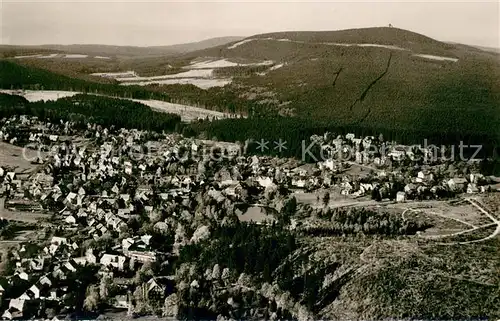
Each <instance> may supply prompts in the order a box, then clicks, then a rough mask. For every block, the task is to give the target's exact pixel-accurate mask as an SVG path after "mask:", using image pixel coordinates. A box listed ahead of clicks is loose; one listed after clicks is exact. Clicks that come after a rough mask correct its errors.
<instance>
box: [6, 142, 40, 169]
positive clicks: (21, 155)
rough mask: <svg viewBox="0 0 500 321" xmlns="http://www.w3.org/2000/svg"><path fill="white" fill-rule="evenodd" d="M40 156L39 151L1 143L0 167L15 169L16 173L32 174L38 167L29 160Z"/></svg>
mask: <svg viewBox="0 0 500 321" xmlns="http://www.w3.org/2000/svg"><path fill="white" fill-rule="evenodd" d="M38 155H39V153H38V151H34V150H31V149H23V148H21V147H18V146H14V145H11V144H8V143H5V142H0V166H2V167H4V168H5V167H10V168H15V169H14V171H15V172H16V173H30V172H32V171H34V170H35V169H36V168H37V166H38V165H35V164H31V162H30V161H29V160H30V159H34V158H35V157H37V156H38ZM40 155H42V154H40ZM42 156H43V155H42Z"/></svg>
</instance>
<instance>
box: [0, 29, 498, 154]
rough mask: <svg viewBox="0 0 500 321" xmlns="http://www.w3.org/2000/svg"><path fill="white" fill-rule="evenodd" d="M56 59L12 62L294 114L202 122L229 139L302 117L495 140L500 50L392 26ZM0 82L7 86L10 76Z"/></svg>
mask: <svg viewBox="0 0 500 321" xmlns="http://www.w3.org/2000/svg"><path fill="white" fill-rule="evenodd" d="M59 61H60V60H57V59H16V60H15V61H14V62H15V63H20V64H24V65H30V66H33V67H37V68H42V69H48V70H51V71H53V72H56V73H58V74H64V75H68V76H71V77H78V78H84V79H85V80H90V81H92V82H114V83H121V84H123V85H135V86H136V87H138V86H143V87H142V88H144V89H145V91H146V92H147V91H149V92H156V93H157V92H160V93H162V94H166V95H168V97H170V98H169V99H170V101H172V102H177V103H183V104H191V105H196V106H199V107H204V108H207V109H214V110H219V111H224V112H239V113H242V114H245V115H249V116H252V115H255V114H259V115H260V116H262V115H263V113H264V114H266V115H267V117H268V118H269V117H276V116H278V115H281V116H285V117H289V116H292V117H294V118H295V119H292V120H289V119H277V120H273V121H269V120H268V118H267V119H266V118H264V119H263V118H262V117H261V118H259V119H258V120H243V119H240V120H231V121H229V122H232V123H234V124H232V125H231V124H227V122H228V121H225V122H223V123H220V124H214V125H213V126H212V125H211V127H212V128H211V129H207V128H203V129H200V130H208V131H210V132H212V133H213V134H214V135H216V136H217V137H219V136H220V135H223V136H224V137H226V139H230V138H231V137H234V139H236V137H238V139H242V138H243V139H246V138H248V137H254V138H256V137H259V136H260V135H271V133H273V135H274V136H278V135H279V136H280V137H281V136H283V137H289V136H294V137H295V136H297V135H296V134H295V133H291V132H290V131H291V130H292V129H289V130H288V131H287V126H279V128H275V127H270V126H273V125H272V124H275V123H276V122H278V123H282V124H285V123H286V124H288V123H290V124H292V125H293V126H292V127H293V128H295V126H296V125H297V124H300V125H301V126H303V127H307V129H304V133H305V132H307V133H308V134H309V133H311V132H316V131H321V130H323V129H325V128H329V129H333V128H343V131H349V130H352V131H362V132H363V133H373V134H377V133H380V132H384V133H390V137H395V138H397V139H398V140H400V139H402V140H403V141H405V142H413V143H422V138H426V137H430V138H432V139H435V140H434V141H433V142H435V143H439V142H446V143H450V142H454V143H456V144H458V143H459V141H460V140H461V139H464V140H467V141H470V142H476V143H481V144H486V145H496V144H497V143H496V142H498V141H499V140H500V130H498V128H500V77H499V76H500V59H499V55H498V54H494V53H490V52H485V51H482V50H480V49H477V48H474V47H471V46H466V45H460V44H449V43H444V42H440V41H437V40H434V39H431V38H429V37H426V36H424V35H420V34H417V33H414V32H411V31H407V30H401V29H397V28H366V29H351V30H341V31H321V32H309V31H308V32H279V33H268V34H261V35H255V36H252V37H249V38H246V39H243V40H238V41H233V42H231V43H228V44H224V45H219V46H216V47H212V48H208V49H203V50H197V51H193V52H189V53H183V54H178V55H175V56H162V57H144V58H141V57H135V58H133V59H130V58H126V59H125V58H120V59H110V60H99V61H95V60H91V59H87V60H86V59H67V60H65V61H64V63H60V62H59ZM130 70H133V71H135V72H136V75H135V76H133V77H128V78H123V77H122V78H116V79H115V80H114V81H113V79H114V78H115V75H114V74H113V72H124V71H130ZM93 73H100V75H101V76H99V75H93V76H91V74H93ZM116 77H121V76H119V75H118V74H117V75H116ZM30 82H32V81H31V80H30ZM3 86H4V87H7V88H9V84H8V81H7V82H5V84H3ZM16 88H17V87H16ZM450 116H452V117H450ZM257 124H258V126H257ZM256 126H257V127H256ZM229 128H233V129H234V130H236V132H234V133H233V132H232V130H230V129H229ZM242 128H246V129H247V132H242V131H241V129H242ZM221 130H224V131H225V132H224V133H221V134H219V132H220V131H221ZM250 134H252V135H251V136H249V135H250ZM393 135H395V136H393ZM274 136H273V137H274ZM296 138H297V139H299V141H300V137H298V136H297V137H296Z"/></svg>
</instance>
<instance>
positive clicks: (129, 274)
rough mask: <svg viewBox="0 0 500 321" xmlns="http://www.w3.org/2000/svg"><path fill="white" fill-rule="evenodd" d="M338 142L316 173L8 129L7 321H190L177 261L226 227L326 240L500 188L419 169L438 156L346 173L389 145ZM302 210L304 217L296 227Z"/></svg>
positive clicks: (152, 138)
mask: <svg viewBox="0 0 500 321" xmlns="http://www.w3.org/2000/svg"><path fill="white" fill-rule="evenodd" d="M331 137H332V135H331V134H329V133H326V134H325V135H324V137H319V136H317V137H313V138H312V141H314V142H317V143H318V144H320V146H321V150H322V151H323V150H325V151H326V152H325V154H327V155H328V156H330V158H329V159H327V160H325V161H320V162H317V163H306V164H304V163H303V162H300V161H297V160H294V159H286V158H278V157H270V156H256V155H253V156H251V155H245V151H244V149H245V146H243V144H235V143H224V142H218V141H201V140H195V139H186V138H183V137H182V136H181V135H178V134H158V133H153V132H148V131H138V130H127V129H115V128H104V127H103V126H98V125H95V124H90V123H89V124H87V128H84V129H79V128H76V127H75V126H74V124H72V123H71V122H62V121H61V122H60V123H56V124H54V123H47V122H42V121H39V120H38V119H37V118H36V117H27V116H19V117H17V116H14V117H11V118H9V119H3V120H1V127H0V138H1V139H2V143H1V144H2V145H3V146H7V145H8V146H9V148H8V149H5V150H8V151H11V150H12V151H13V154H11V155H8V154H5V153H6V152H3V153H4V155H2V158H4V159H6V160H7V159H9V158H17V159H14V160H12V161H11V162H10V165H3V166H2V167H1V168H0V177H1V180H2V183H1V187H0V191H1V197H2V198H1V202H0V205H1V207H2V208H1V210H0V211H1V212H0V213H1V216H2V229H1V237H2V241H0V244H2V246H3V247H4V248H5V249H8V252H5V254H3V255H2V258H1V261H2V262H1V264H2V272H3V275H5V276H4V277H2V278H1V279H0V291H1V292H0V293H1V299H2V305H1V306H2V308H3V309H4V310H3V313H2V318H3V319H7V320H12V319H28V318H45V319H50V320H58V318H64V317H65V316H66V315H67V314H70V313H71V312H73V311H75V310H79V309H82V308H84V309H86V310H88V311H95V310H97V309H103V308H107V309H114V310H116V311H123V312H122V313H126V314H127V315H129V316H132V315H143V314H156V315H159V316H163V317H176V316H177V312H176V311H177V310H178V307H177V304H178V300H179V298H178V295H179V293H178V292H179V291H182V289H183V288H188V289H189V288H196V287H199V284H198V283H197V282H199V281H197V280H196V279H195V280H193V281H192V282H191V283H190V284H185V283H186V281H185V280H181V281H180V280H179V278H180V276H179V269H181V267H179V266H177V265H176V264H175V262H176V260H177V259H178V257H179V254H180V253H181V252H182V250H183V248H184V247H186V246H187V245H191V244H197V243H200V242H202V241H204V240H207V239H209V238H210V237H211V232H212V231H213V230H214V229H216V228H217V226H225V225H229V226H230V225H232V224H237V222H244V223H249V224H256V225H260V226H262V225H269V224H271V225H272V224H284V225H283V226H286V227H287V228H288V229H292V230H295V231H296V232H297V233H300V231H301V230H303V231H307V230H310V229H321V224H322V223H321V221H319V220H318V218H317V214H314V211H318V209H319V210H323V211H324V210H325V208H326V209H330V210H331V209H334V208H344V207H348V208H356V207H370V206H384V207H387V208H392V210H394V209H396V208H405V209H406V210H407V211H408V210H410V209H411V207H412V206H415V207H419V206H421V205H422V204H431V205H432V204H434V206H438V205H436V204H439V203H440V202H446V201H447V200H450V199H457V198H459V197H460V198H467V197H473V196H475V195H480V194H485V193H486V194H487V193H492V192H498V191H499V189H500V178H497V177H485V176H484V175H482V174H480V172H479V171H478V166H477V164H476V163H474V162H469V163H465V162H462V163H458V162H449V161H446V162H439V160H434V162H433V163H432V164H422V163H423V162H422V161H421V162H417V161H413V160H412V159H416V156H415V155H416V154H417V153H420V155H425V153H427V152H428V151H426V150H418V151H406V152H405V149H404V148H401V146H400V147H399V149H395V150H392V151H390V152H389V153H388V155H387V156H386V157H384V156H382V157H371V156H372V155H368V154H367V153H366V152H359V151H357V152H356V153H354V158H355V159H354V161H336V160H335V156H334V155H335V153H336V152H339V150H341V149H342V148H348V147H350V148H352V147H356V146H357V147H359V146H362V147H364V148H365V149H367V148H368V147H370V145H372V144H378V145H379V146H380V145H381V144H382V145H383V144H385V143H384V142H383V141H382V140H381V139H377V140H376V139H375V138H374V137H365V138H355V137H354V135H353V134H348V135H346V136H345V137H341V136H337V137H335V138H331ZM246 144H249V142H246ZM26 146H28V147H26ZM358 149H359V148H358ZM16 151H17V152H16ZM21 151H22V152H21ZM207 151H208V152H207ZM4 163H9V162H4ZM419 163H420V164H419ZM471 202H474V201H472V200H471ZM291 203H293V204H294V206H295V207H296V214H293V215H292V216H291V217H288V218H284V216H283V215H280V213H283V208H284V207H287V206H289V205H290V204H291ZM287 219H288V220H289V221H288V222H287ZM208 274H210V278H212V279H213V278H217V279H220V280H222V281H221V282H222V283H221V286H222V287H224V286H230V285H229V284H230V283H231V282H232V280H231V278H233V277H239V278H241V276H234V275H233V274H232V273H231V271H230V270H229V269H228V268H227V267H220V266H218V265H216V266H214V267H213V270H212V271H211V272H210V271H209V272H208ZM179 281H180V282H181V284H179V283H177V282H179ZM240 281H241V280H240ZM224 284H226V285H224ZM76 288H77V289H76ZM229 305H231V303H229ZM297 313H298V312H297ZM61 316H62V317H61Z"/></svg>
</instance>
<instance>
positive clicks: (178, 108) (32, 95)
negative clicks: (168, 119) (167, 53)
mask: <svg viewBox="0 0 500 321" xmlns="http://www.w3.org/2000/svg"><path fill="white" fill-rule="evenodd" d="M0 93H6V94H11V95H19V96H23V97H25V98H26V99H27V100H28V101H30V102H34V101H41V100H43V101H47V100H57V99H59V98H64V97H72V96H74V95H77V94H79V92H75V91H74V92H71V91H52V90H24V91H22V92H20V91H17V90H0ZM120 99H125V100H132V101H135V102H138V103H141V104H144V105H146V106H149V107H151V108H152V109H154V110H157V111H162V112H165V113H172V114H178V115H180V116H181V119H182V121H185V122H191V121H193V120H196V119H200V118H202V119H205V118H206V117H208V118H210V119H212V118H214V119H221V118H227V117H229V115H228V114H225V113H221V112H218V111H213V110H208V109H203V108H199V107H194V106H188V105H181V104H174V103H169V102H166V101H160V100H146V99H127V98H120Z"/></svg>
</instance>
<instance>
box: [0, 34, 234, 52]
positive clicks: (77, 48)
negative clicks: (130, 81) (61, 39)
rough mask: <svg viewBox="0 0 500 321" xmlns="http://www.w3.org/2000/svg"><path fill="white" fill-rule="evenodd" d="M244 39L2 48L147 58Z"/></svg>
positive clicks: (2, 48) (1, 48) (3, 49)
mask: <svg viewBox="0 0 500 321" xmlns="http://www.w3.org/2000/svg"><path fill="white" fill-rule="evenodd" d="M241 39H242V37H218V38H210V39H206V40H202V41H197V42H190V43H183V44H176V45H169V46H148V47H138V46H111V45H101V44H74V45H41V46H8V45H2V46H0V54H1V55H3V57H14V56H16V55H28V54H39V53H56V52H57V53H70V54H71V53H73V54H75V53H76V54H83V55H90V56H95V55H98V56H101V57H108V56H110V57H117V56H122V57H145V56H164V55H176V54H181V53H186V52H190V51H196V50H203V49H207V48H210V47H214V46H220V45H224V44H227V43H230V42H233V41H238V40H241Z"/></svg>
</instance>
